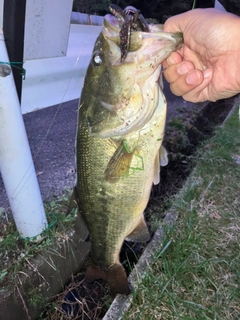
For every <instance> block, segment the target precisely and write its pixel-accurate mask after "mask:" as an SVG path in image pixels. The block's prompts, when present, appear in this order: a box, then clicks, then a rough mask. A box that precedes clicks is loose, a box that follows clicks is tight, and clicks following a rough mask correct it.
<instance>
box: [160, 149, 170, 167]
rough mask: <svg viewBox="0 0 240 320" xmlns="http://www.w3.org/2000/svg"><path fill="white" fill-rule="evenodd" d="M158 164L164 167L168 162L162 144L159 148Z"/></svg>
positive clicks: (166, 153)
mask: <svg viewBox="0 0 240 320" xmlns="http://www.w3.org/2000/svg"><path fill="white" fill-rule="evenodd" d="M159 158H160V166H161V167H165V166H166V165H167V164H168V152H167V150H166V148H164V146H161V148H160V150H159Z"/></svg>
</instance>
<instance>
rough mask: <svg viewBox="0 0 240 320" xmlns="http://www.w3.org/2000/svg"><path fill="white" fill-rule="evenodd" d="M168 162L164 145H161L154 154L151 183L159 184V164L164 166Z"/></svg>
mask: <svg viewBox="0 0 240 320" xmlns="http://www.w3.org/2000/svg"><path fill="white" fill-rule="evenodd" d="M167 164H168V153H167V150H166V148H164V146H161V147H160V149H159V152H158V153H157V155H156V158H155V162H154V176H153V184H155V185H156V184H159V182H160V166H162V167H164V166H166V165H167Z"/></svg>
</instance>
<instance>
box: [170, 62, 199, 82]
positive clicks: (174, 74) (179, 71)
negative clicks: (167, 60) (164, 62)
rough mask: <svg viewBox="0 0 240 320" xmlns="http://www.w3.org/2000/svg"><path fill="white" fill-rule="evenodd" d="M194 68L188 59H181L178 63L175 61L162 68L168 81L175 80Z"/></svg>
mask: <svg viewBox="0 0 240 320" xmlns="http://www.w3.org/2000/svg"><path fill="white" fill-rule="evenodd" d="M193 69H194V65H193V63H192V62H190V61H182V62H180V63H176V64H173V65H170V66H169V67H168V68H166V69H165V70H164V77H165V78H166V80H167V81H168V82H170V83H172V82H174V81H176V80H177V79H178V78H179V77H180V76H182V75H186V74H187V73H189V72H190V71H191V70H193Z"/></svg>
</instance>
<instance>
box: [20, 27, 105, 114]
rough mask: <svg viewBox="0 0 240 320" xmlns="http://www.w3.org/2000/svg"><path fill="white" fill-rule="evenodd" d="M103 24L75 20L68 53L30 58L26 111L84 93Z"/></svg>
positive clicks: (24, 92) (26, 65) (25, 87)
mask: <svg viewBox="0 0 240 320" xmlns="http://www.w3.org/2000/svg"><path fill="white" fill-rule="evenodd" d="M101 30H102V27H100V26H87V25H77V24H72V25H71V27H70V35H69V42H68V49H67V55H66V57H58V58H51V59H39V60H31V61H26V62H25V63H24V68H25V69H26V79H25V80H23V90H22V103H21V105H22V113H26V112H31V111H34V110H37V109H41V108H45V107H49V106H52V105H56V104H59V103H61V102H65V101H70V100H73V99H78V98H79V97H80V93H81V88H82V84H83V79H84V75H85V72H86V69H87V66H88V64H89V60H90V57H91V53H92V50H93V46H94V43H95V40H96V38H97V36H98V35H99V33H100V31H101Z"/></svg>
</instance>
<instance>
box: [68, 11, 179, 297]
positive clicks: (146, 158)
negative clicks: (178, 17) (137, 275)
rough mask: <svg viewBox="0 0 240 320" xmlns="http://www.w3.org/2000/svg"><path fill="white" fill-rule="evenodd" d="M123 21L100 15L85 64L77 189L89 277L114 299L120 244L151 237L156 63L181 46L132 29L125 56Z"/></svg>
mask: <svg viewBox="0 0 240 320" xmlns="http://www.w3.org/2000/svg"><path fill="white" fill-rule="evenodd" d="M131 8H132V7H131ZM123 23H124V19H119V18H118V17H114V16H113V15H111V14H109V15H106V16H105V18H104V24H103V30H102V32H101V33H100V35H99V37H98V38H97V40H96V43H95V47H94V49H93V54H92V58H91V61H90V64H89V66H88V70H87V74H86V77H85V82H84V87H83V90H82V95H81V100H80V107H79V115H78V128H77V141H76V158H77V183H76V187H75V191H74V192H75V198H76V201H77V203H78V206H79V211H80V214H81V215H82V216H83V219H84V221H85V223H86V225H87V228H88V231H89V235H90V239H91V262H90V263H89V266H88V268H87V271H86V277H87V278H88V279H98V278H103V279H106V280H107V281H108V283H109V285H110V289H111V292H112V293H113V294H116V293H122V294H129V293H130V288H129V284H128V281H127V277H126V274H125V271H124V268H123V267H122V265H121V264H120V262H119V252H120V250H121V247H122V244H123V241H124V239H128V240H132V241H137V242H146V241H147V240H149V231H148V228H147V226H146V223H145V220H144V215H143V212H144V209H145V207H146V205H147V203H148V200H149V196H150V191H151V187H152V184H153V183H154V184H157V183H159V171H160V163H162V164H163V165H165V164H166V163H167V156H166V152H165V151H164V149H163V148H161V145H162V140H163V135H164V127H165V119H166V100H165V97H164V95H163V92H162V90H161V80H160V78H161V62H162V61H163V60H164V59H166V58H167V57H168V55H169V54H170V53H171V52H172V51H173V50H176V49H177V48H178V46H179V45H180V44H181V43H182V36H181V34H172V33H164V32H162V26H159V25H153V26H151V25H149V26H148V28H149V31H147V32H145V31H134V30H130V31H131V32H129V33H128V39H127V37H126V41H129V43H128V45H127V53H126V52H125V53H124V59H123V58H122V57H123V54H122V53H121V48H120V47H121V43H120V42H121V40H120V37H119V34H120V32H121V30H122V29H121V28H122V25H123ZM135 23H136V22H135ZM123 36H124V34H123ZM122 39H124V38H123V37H122Z"/></svg>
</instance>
